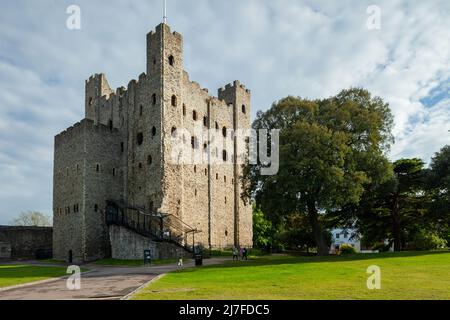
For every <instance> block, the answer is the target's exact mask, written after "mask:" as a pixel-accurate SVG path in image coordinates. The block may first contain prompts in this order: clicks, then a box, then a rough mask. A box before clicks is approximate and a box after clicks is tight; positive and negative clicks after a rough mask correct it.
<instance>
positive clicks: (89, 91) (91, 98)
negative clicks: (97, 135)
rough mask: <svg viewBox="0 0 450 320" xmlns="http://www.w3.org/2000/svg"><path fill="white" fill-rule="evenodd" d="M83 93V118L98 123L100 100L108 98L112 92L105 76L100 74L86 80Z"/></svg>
mask: <svg viewBox="0 0 450 320" xmlns="http://www.w3.org/2000/svg"><path fill="white" fill-rule="evenodd" d="M85 92H86V93H85V117H86V118H87V119H91V120H94V122H95V123H98V119H99V107H100V102H99V101H100V98H101V97H103V96H106V97H107V98H109V96H110V95H111V94H112V93H114V91H113V90H112V89H111V87H110V86H109V84H108V81H107V80H106V76H105V75H104V74H103V73H101V74H95V75H93V76H91V77H90V78H89V79H88V80H86V89H85Z"/></svg>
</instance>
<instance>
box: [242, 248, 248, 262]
mask: <svg viewBox="0 0 450 320" xmlns="http://www.w3.org/2000/svg"><path fill="white" fill-rule="evenodd" d="M244 259H245V260H248V257H247V248H244V249H242V260H244Z"/></svg>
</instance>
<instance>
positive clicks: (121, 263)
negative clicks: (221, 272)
mask: <svg viewBox="0 0 450 320" xmlns="http://www.w3.org/2000/svg"><path fill="white" fill-rule="evenodd" d="M187 260H188V259H184V261H187ZM177 262H178V259H162V260H152V263H151V265H152V266H159V265H164V264H175V263H177ZM95 264H98V265H101V266H117V267H142V266H144V260H119V259H103V260H98V261H96V262H95Z"/></svg>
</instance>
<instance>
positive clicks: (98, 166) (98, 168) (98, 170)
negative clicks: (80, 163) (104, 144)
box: [95, 163, 100, 172]
mask: <svg viewBox="0 0 450 320" xmlns="http://www.w3.org/2000/svg"><path fill="white" fill-rule="evenodd" d="M95 171H97V172H100V165H99V164H98V163H97V165H96V166H95Z"/></svg>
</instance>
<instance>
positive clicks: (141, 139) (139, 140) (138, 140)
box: [136, 132, 144, 145]
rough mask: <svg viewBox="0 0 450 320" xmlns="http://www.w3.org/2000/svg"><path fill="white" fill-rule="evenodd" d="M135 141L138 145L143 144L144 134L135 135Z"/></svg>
mask: <svg viewBox="0 0 450 320" xmlns="http://www.w3.org/2000/svg"><path fill="white" fill-rule="evenodd" d="M136 141H137V144H138V145H142V144H143V143H144V134H143V133H142V132H139V133H138V134H137V137H136Z"/></svg>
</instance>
